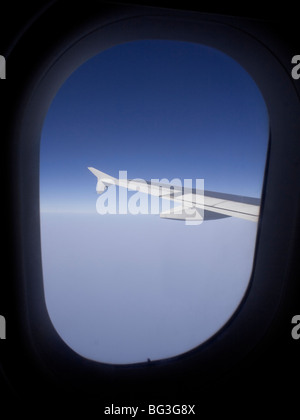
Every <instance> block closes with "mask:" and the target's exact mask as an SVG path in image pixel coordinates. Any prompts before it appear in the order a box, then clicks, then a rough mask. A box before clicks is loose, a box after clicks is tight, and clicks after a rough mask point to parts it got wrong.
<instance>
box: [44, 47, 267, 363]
mask: <svg viewBox="0 0 300 420" xmlns="http://www.w3.org/2000/svg"><path fill="white" fill-rule="evenodd" d="M268 136H269V124H268V114H267V109H266V106H265V103H264V100H263V98H262V95H261V93H260V91H259V89H258V87H257V86H256V84H255V82H254V81H253V79H252V78H251V77H250V75H249V74H248V73H247V72H246V71H245V69H243V68H242V67H241V66H240V65H239V64H238V63H237V62H236V61H235V60H233V59H232V58H231V57H229V56H227V55H225V54H224V53H222V52H221V51H218V50H216V49H214V48H210V47H207V46H204V45H201V44H194V43H186V42H177V41H161V40H160V41H158V40H157V41H156V40H151V41H150V40H145V41H136V42H130V43H125V44H120V45H118V46H115V47H113V48H110V49H108V50H106V51H104V52H102V53H101V54H99V55H97V56H95V57H94V58H92V59H90V60H89V61H87V62H86V63H84V64H83V65H82V66H81V67H79V68H78V69H77V70H76V71H75V72H74V73H73V74H72V75H71V76H70V77H69V78H68V79H67V81H66V82H65V83H64V85H63V86H62V87H61V89H60V90H59V92H58V93H57V95H56V97H55V99H54V100H53V102H52V105H51V107H50V109H49V111H48V114H47V117H46V120H45V123H44V127H43V132H42V139H41V155H40V215H41V239H42V261H43V281H44V289H45V298H46V304H47V310H48V312H49V315H50V318H51V320H52V323H53V325H54V327H55V329H56V331H57V332H58V334H59V335H60V336H61V338H62V339H63V340H64V341H65V342H66V343H67V344H68V345H69V346H70V347H71V348H72V349H73V350H74V351H76V352H77V353H79V354H80V355H82V356H84V357H86V358H88V359H92V360H95V361H99V362H104V363H115V364H124V363H138V362H145V361H147V360H148V359H150V360H158V359H165V358H169V357H173V356H176V355H179V354H182V353H184V352H186V351H188V350H191V349H193V348H195V347H197V346H198V345H200V344H202V343H203V342H205V341H206V340H208V339H209V338H210V337H212V336H213V335H214V334H215V333H217V332H218V331H219V330H220V329H221V328H222V327H223V326H224V325H225V324H226V322H227V321H228V320H229V319H230V317H231V316H232V315H233V313H234V312H235V310H236V309H237V307H238V306H239V304H240V302H241V300H242V298H243V296H244V295H245V293H246V290H247V288H248V286H249V281H250V277H251V270H252V264H253V256H254V249H255V241H256V232H257V223H256V222H252V221H248V220H243V219H240V218H236V217H227V218H219V219H215V220H207V221H204V222H203V223H199V224H191V225H188V224H187V223H185V222H184V221H178V220H169V219H164V218H161V217H159V214H153V213H155V212H152V213H151V211H149V209H151V197H150V196H148V195H146V194H142V193H139V195H137V192H136V191H128V192H127V197H126V196H125V195H124V188H121V187H114V186H112V187H109V189H108V190H106V191H105V192H104V193H103V195H97V194H96V182H97V179H96V178H95V176H94V175H93V174H92V173H91V172H90V171H89V170H88V167H93V168H96V169H98V170H100V171H103V172H104V173H106V174H109V175H111V176H113V177H116V178H119V175H120V171H121V174H123V175H124V173H126V176H127V178H128V179H135V178H140V179H142V180H147V181H150V180H153V179H155V180H159V181H162V182H163V180H169V181H171V180H173V179H178V180H180V181H181V182H182V183H183V182H184V180H192V187H193V188H194V187H195V186H196V180H200V179H204V188H205V190H208V191H214V192H221V193H227V194H231V195H232V194H233V195H240V196H247V197H254V198H256V199H257V200H254V201H253V202H255V203H257V202H259V199H260V196H261V190H262V183H263V176H264V168H265V160H266V152H267V145H268ZM126 191H127V190H126ZM104 194H106V196H105V195H104ZM101 197H105V200H104V199H103V198H102V205H104V206H107V208H108V207H109V210H110V211H107V214H99V206H100V204H101ZM99 200H100V201H99ZM104 201H105V202H104ZM164 201H165V200H160V202H159V203H158V206H159V209H160V210H161V209H162V208H163V202H164ZM103 202H104V203H103ZM99 203H100V204H99ZM130 203H131V207H130V205H129V204H130ZM156 204H157V203H156ZM156 204H155V205H156ZM143 206H144V207H143ZM145 206H146V207H145ZM120 208H122V209H123V211H121V212H120V211H119V210H120ZM128 208H130V209H131V211H124V209H125V210H128ZM142 208H144V209H145V208H146V210H147V209H148V211H142ZM112 209H115V210H116V211H112ZM132 209H135V210H136V211H135V212H136V213H137V214H133V213H134V211H132ZM114 213H116V214H114ZM118 213H123V214H118ZM124 213H127V214H124ZM145 213H147V214H145ZM149 213H150V214H149ZM156 213H157V212H156ZM158 213H159V212H158Z"/></svg>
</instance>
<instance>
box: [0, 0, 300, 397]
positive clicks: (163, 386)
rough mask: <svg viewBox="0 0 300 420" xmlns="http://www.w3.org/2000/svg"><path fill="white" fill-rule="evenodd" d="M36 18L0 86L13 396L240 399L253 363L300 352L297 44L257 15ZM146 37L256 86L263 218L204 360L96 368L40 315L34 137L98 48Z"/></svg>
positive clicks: (144, 10) (131, 13)
mask: <svg viewBox="0 0 300 420" xmlns="http://www.w3.org/2000/svg"><path fill="white" fill-rule="evenodd" d="M119 3H120V2H119ZM183 7H184V6H183ZM186 8H187V9H188V7H186ZM34 16H35V17H31V20H30V23H28V21H27V24H26V25H25V26H24V27H23V29H22V30H20V31H19V32H18V34H17V35H16V36H15V37H13V38H11V39H12V42H11V44H10V46H11V47H8V48H7V51H8V54H7V80H5V81H4V82H5V83H6V85H5V86H4V87H3V86H1V89H2V87H3V88H4V89H3V90H4V97H5V98H6V102H5V103H6V105H7V106H6V110H5V117H4V118H5V119H3V121H5V124H4V130H3V133H4V136H3V138H4V139H5V140H4V142H5V153H6V166H5V167H4V168H5V174H6V178H5V179H6V180H7V191H6V193H7V195H6V196H7V202H8V206H7V208H6V214H5V217H6V220H7V221H8V223H7V241H6V245H7V251H8V254H7V259H6V263H7V264H8V268H9V272H10V275H9V279H10V280H9V282H8V281H7V282H5V284H4V293H3V294H2V298H1V301H0V302H1V314H2V315H5V316H6V319H7V340H5V343H4V342H3V341H2V342H1V352H2V355H1V364H2V369H3V371H4V375H5V377H6V378H7V380H8V382H9V383H10V384H11V389H12V392H13V394H14V397H15V398H19V397H20V396H28V395H29V394H32V393H34V394H36V395H38V396H39V397H40V398H46V399H48V398H50V396H52V398H54V399H55V401H56V400H60V399H64V400H65V399H66V398H67V395H69V396H70V398H73V397H74V396H81V398H83V399H84V400H85V399H90V398H95V399H97V398H100V397H99V396H100V395H101V399H102V400H103V401H104V400H105V401H113V400H120V399H126V400H127V401H128V400H130V399H131V400H135V401H138V400H140V399H144V400H147V399H148V398H149V396H151V398H152V399H153V398H157V397H160V398H166V397H168V399H172V400H176V401H178V400H183V399H185V401H186V400H187V399H188V400H191V399H192V400H193V398H194V399H195V398H198V397H199V392H200V393H209V395H211V392H213V391H212V390H213V387H214V386H217V389H218V392H219V393H220V390H221V388H222V389H223V390H224V388H225V389H227V391H226V392H225V391H223V392H225V395H226V396H227V392H228V389H231V390H234V391H235V392H236V393H237V395H239V397H241V393H240V388H239V386H238V384H237V383H236V378H238V379H237V381H241V380H242V383H244V382H243V381H244V380H245V376H244V375H243V374H242V372H243V373H244V374H245V373H246V374H247V375H248V376H247V375H246V377H247V379H248V378H252V379H253V373H252V368H254V372H256V373H257V371H256V370H255V368H257V365H256V360H257V358H258V359H259V360H260V363H262V362H261V361H262V360H263V361H264V363H263V369H264V370H266V369H267V372H268V375H271V377H273V376H272V375H273V374H274V375H275V373H274V371H273V368H274V369H275V371H276V372H278V367H277V366H276V361H277V357H276V356H274V354H276V355H278V353H276V351H277V350H278V348H279V349H282V348H284V351H286V349H289V351H288V353H287V354H288V355H287V356H286V357H290V354H294V351H295V350H294V349H295V343H294V342H293V341H291V340H290V330H291V327H290V324H289V323H290V319H291V318H292V316H293V315H295V314H296V312H293V310H294V311H296V309H297V305H296V303H295V296H296V289H297V285H296V273H299V263H297V258H296V244H299V229H298V228H299V196H300V194H299V192H300V191H299V190H300V165H299V161H300V159H299V156H300V144H299V132H300V131H299V128H300V121H299V111H300V105H299V87H298V85H297V84H296V82H295V81H294V80H293V79H292V78H291V75H290V71H291V64H290V62H291V57H292V56H293V55H295V54H297V51H296V50H293V48H294V38H293V37H292V38H293V41H292V42H290V43H289V42H288V41H287V38H288V35H287V33H286V32H285V34H284V36H281V31H280V29H279V28H280V25H279V26H278V24H277V23H276V22H275V23H274V22H273V21H265V20H263V21H262V20H261V16H260V17H259V19H254V20H253V19H245V18H240V17H235V16H230V15H229V16H225V15H221V14H209V13H198V12H195V11H193V10H192V11H189V10H184V11H182V10H180V11H179V10H172V9H167V8H148V7H141V6H138V5H127V4H114V3H113V2H100V3H97V5H95V4H93V2H90V1H86V2H85V5H84V7H83V6H82V5H76V4H72V5H71V3H70V2H68V1H56V2H50V5H49V7H42V10H41V9H39V10H38V12H36V14H35V15H34ZM58 16H59V18H58ZM70 16H71V17H72V19H70ZM141 35H142V36H143V35H144V36H147V37H149V36H152V37H162V36H163V37H164V38H165V39H166V38H167V39H174V37H175V38H177V39H181V40H187V41H195V40H196V39H197V40H198V41H200V40H201V42H202V43H207V45H210V46H214V47H216V48H219V49H221V50H222V51H224V52H225V53H227V54H229V55H231V56H232V57H233V58H235V59H236V60H237V61H238V62H240V64H242V65H243V66H244V67H245V69H246V70H247V71H248V72H249V73H250V74H251V76H252V77H253V78H254V80H255V81H256V83H257V85H258V86H259V88H260V89H261V91H262V93H263V96H264V99H265V102H266V104H267V107H268V111H269V118H270V127H271V135H270V147H269V153H268V165H267V170H266V176H265V181H264V191H263V210H262V217H261V219H260V222H259V234H258V242H257V248H256V255H255V264H254V270H253V276H252V281H251V287H250V289H249V290H248V294H247V299H244V302H243V304H242V305H241V306H240V307H239V309H238V312H237V313H235V315H234V316H233V317H232V319H231V320H230V322H229V323H228V324H227V325H226V328H223V329H222V331H221V332H220V334H217V335H215V336H214V337H213V338H212V339H211V340H209V341H208V342H207V343H206V344H205V345H203V346H201V347H200V348H199V349H196V350H193V351H191V352H188V353H186V354H185V355H183V356H180V357H176V358H173V359H170V360H167V361H164V362H155V363H150V364H149V363H145V364H139V365H138V366H113V365H101V364H98V363H95V362H92V361H88V360H86V359H83V358H81V357H80V356H77V355H76V354H75V353H74V352H72V351H71V350H70V349H69V348H68V347H67V346H66V345H65V344H64V343H63V342H62V341H61V340H60V339H59V337H58V336H57V334H56V333H55V331H54V329H53V327H52V324H51V323H50V321H49V317H48V315H47V313H46V311H45V305H44V296H43V287H42V281H41V275H42V271H41V256H40V252H39V250H40V232H39V196H38V191H39V184H38V183H39V134H40V131H41V128H42V124H43V119H44V116H45V115H46V112H47V109H48V106H49V104H50V101H51V99H52V98H53V97H54V95H55V93H56V91H57V90H58V88H59V86H60V85H61V84H62V83H63V81H64V80H65V79H66V78H67V77H68V75H69V74H70V72H71V71H72V69H74V68H75V66H78V65H79V64H80V63H81V62H83V61H85V60H86V59H88V58H89V57H90V56H91V55H93V54H95V53H97V52H99V50H100V43H103V40H105V43H106V45H105V46H104V45H103V44H102V46H103V47H104V48H107V46H109V45H114V43H118V42H120V41H123V42H124V41H128V40H134V39H137V37H140V36H141ZM40 39H42V40H43V43H41V42H40ZM95 45H97V47H96V48H95ZM24 64H26V65H24ZM294 308H295V309H294ZM237 315H238V316H237ZM287 323H288V325H287ZM278 337H279V342H278ZM281 340H282V341H281ZM283 343H284V344H283ZM297 344H298V343H297ZM276 347H277V350H275V348H276ZM298 348H299V347H298ZM2 350H3V351H2ZM274 350H275V353H274ZM266 354H267V355H270V358H271V360H272V363H271V365H268V363H269V361H268V357H269V356H267V357H266V358H265V355H266ZM285 363H287V362H285ZM291 363H292V362H291ZM259 366H260V367H259V369H261V364H259ZM266 366H268V368H266ZM279 370H280V368H279ZM280 372H281V374H283V372H282V371H281V370H280ZM268 375H267V376H266V375H263V380H262V383H264V384H267V385H268V386H269V387H270V386H271V387H272V385H273V384H274V382H273V381H272V380H271V379H270V378H269V377H268ZM275 376H278V374H276V375H275ZM30 378H31V379H32V383H29V382H30V381H29V379H30ZM195 383H196V384H197V387H195ZM216 384H217V385H216ZM228 386H229V388H228ZM244 386H245V385H244ZM261 386H262V384H260V383H257V387H258V388H259V389H261V388H260V387H261ZM8 388H9V386H8ZM8 388H7V389H8ZM272 389H273V388H272ZM232 392H233V391H232ZM203 395H204V394H203ZM205 395H206V394H205ZM221 395H222V394H221V393H220V394H219V397H220V398H221Z"/></svg>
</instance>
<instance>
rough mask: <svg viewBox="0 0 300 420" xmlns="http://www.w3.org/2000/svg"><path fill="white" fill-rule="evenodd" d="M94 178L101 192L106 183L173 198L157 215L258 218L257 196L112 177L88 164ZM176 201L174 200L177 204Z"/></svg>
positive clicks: (190, 218)
mask: <svg viewBox="0 0 300 420" xmlns="http://www.w3.org/2000/svg"><path fill="white" fill-rule="evenodd" d="M88 169H89V170H90V171H91V172H92V173H93V174H94V175H95V176H96V177H97V179H98V182H97V186H96V191H97V193H98V194H101V193H102V192H104V191H105V189H106V188H108V187H109V186H110V185H118V186H120V187H124V188H127V189H128V190H131V191H139V192H143V193H146V194H150V195H154V196H158V197H161V198H163V199H167V200H170V201H174V202H175V205H174V207H173V208H172V209H170V210H168V211H165V212H161V213H160V217H162V218H167V219H175V220H185V221H197V220H198V221H200V220H214V219H219V218H224V217H237V218H240V219H245V220H250V221H253V222H257V221H258V217H259V209H260V200H259V199H258V198H252V197H244V196H239V195H233V194H226V193H218V192H214V191H204V190H202V191H201V190H195V189H192V188H182V187H181V186H180V187H179V186H176V185H171V184H169V185H166V184H163V183H155V182H149V181H145V180H142V179H141V180H138V179H134V180H129V179H121V178H120V179H118V178H114V177H112V176H110V175H108V174H105V173H104V172H101V171H99V170H98V169H95V168H92V167H89V168H88ZM177 203H178V204H177Z"/></svg>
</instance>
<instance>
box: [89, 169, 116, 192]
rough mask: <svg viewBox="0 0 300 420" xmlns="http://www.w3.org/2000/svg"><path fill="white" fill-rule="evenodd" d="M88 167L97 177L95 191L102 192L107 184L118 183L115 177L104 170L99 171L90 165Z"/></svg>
mask: <svg viewBox="0 0 300 420" xmlns="http://www.w3.org/2000/svg"><path fill="white" fill-rule="evenodd" d="M88 169H89V170H90V171H91V172H92V174H94V175H95V176H96V177H97V179H98V182H97V186H96V191H97V193H98V194H102V193H103V192H104V191H105V190H106V188H107V187H108V186H109V185H117V184H118V180H117V178H114V177H113V176H110V175H108V174H106V173H104V172H101V171H99V170H98V169H95V168H92V167H88Z"/></svg>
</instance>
